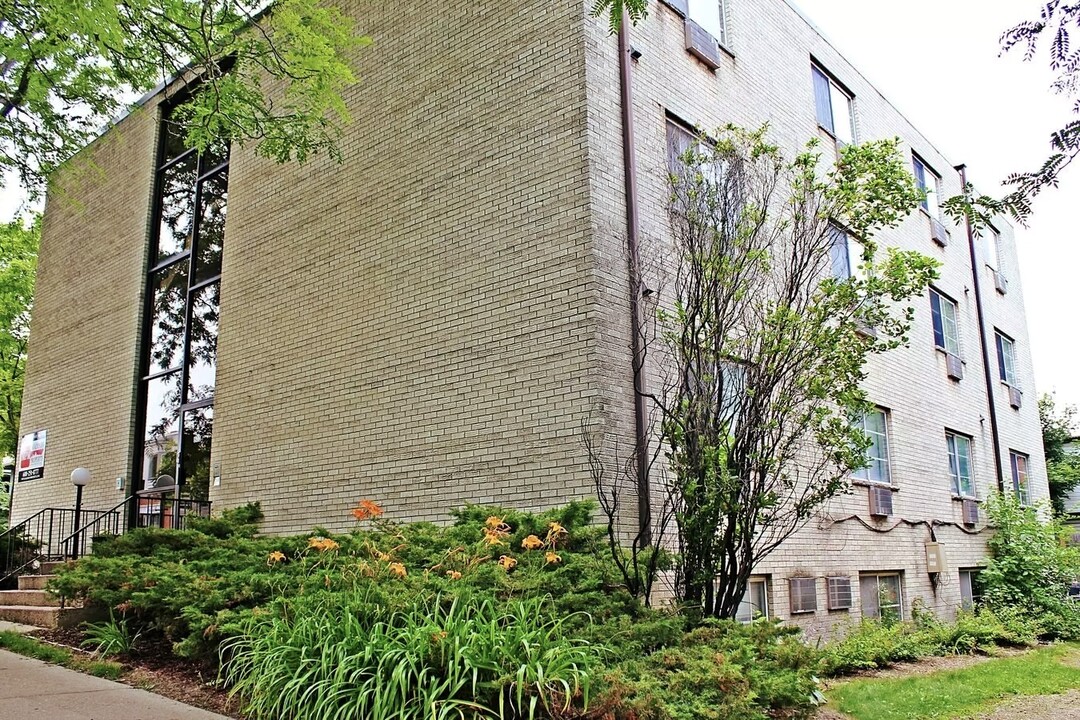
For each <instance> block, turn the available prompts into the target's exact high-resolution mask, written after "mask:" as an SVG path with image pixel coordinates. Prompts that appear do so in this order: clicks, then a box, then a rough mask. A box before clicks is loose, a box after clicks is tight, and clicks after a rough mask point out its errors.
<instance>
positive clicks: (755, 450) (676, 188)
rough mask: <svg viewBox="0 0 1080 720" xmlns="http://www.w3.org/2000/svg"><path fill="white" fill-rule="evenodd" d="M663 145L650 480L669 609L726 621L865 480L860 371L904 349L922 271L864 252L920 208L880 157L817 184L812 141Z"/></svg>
mask: <svg viewBox="0 0 1080 720" xmlns="http://www.w3.org/2000/svg"><path fill="white" fill-rule="evenodd" d="M672 141H673V151H672V155H673V156H677V158H678V159H677V161H676V162H674V165H673V168H672V173H671V229H672V238H671V239H672V241H673V243H672V245H671V246H670V247H668V246H666V245H664V244H662V243H661V244H659V245H657V246H656V247H652V248H648V249H646V250H644V251H643V257H642V264H643V266H648V267H652V268H656V269H657V270H656V273H657V277H658V279H659V282H658V283H657V284H658V285H659V287H658V289H657V290H656V291H655V292H653V293H652V294H651V295H650V300H651V301H654V302H656V303H657V305H656V312H655V317H654V320H653V321H652V322H649V323H646V328H645V329H644V330H643V343H644V344H645V346H646V349H647V352H649V353H652V354H653V355H654V357H653V360H652V362H653V364H654V367H655V368H656V372H657V373H658V374H659V377H660V382H659V384H658V386H657V387H658V389H657V390H656V391H655V392H653V393H651V394H649V395H648V397H649V399H650V400H651V401H652V403H653V405H654V408H655V410H656V411H657V415H658V418H659V422H658V423H657V437H656V438H655V440H656V444H658V445H659V446H661V447H662V448H663V451H664V453H665V455H666V458H667V461H668V463H667V464H668V467H667V468H666V472H660V473H654V480H656V479H659V484H660V485H662V487H663V495H664V499H663V503H662V506H663V510H664V512H663V513H661V514H662V515H664V516H665V517H666V516H667V512H668V509H669V508H670V510H671V512H672V513H673V518H674V525H675V528H676V531H677V532H676V534H677V537H676V539H675V540H676V542H675V545H676V550H677V554H676V558H677V560H676V568H675V569H676V592H677V595H678V598H679V599H680V600H681V601H682V602H684V603H686V605H687V606H688V607H700V608H702V610H703V612H704V613H705V614H706V615H712V616H717V617H733V616H734V615H735V613H736V611H737V610H738V607H739V603H740V601H741V599H742V597H743V594H744V593H745V590H746V586H747V582H748V580H749V577H750V574H751V572H752V571H753V568H754V567H755V566H756V565H757V564H758V563H759V562H760V561H761V560H762V559H764V558H765V557H767V556H768V555H769V554H770V553H772V552H773V551H774V550H775V549H776V548H777V547H778V546H779V545H780V544H781V543H782V542H783V541H784V540H786V539H787V538H789V537H790V536H791V535H792V534H793V533H794V532H796V531H797V530H798V529H799V528H801V527H802V526H803V525H805V523H806V522H807V521H808V520H809V519H810V518H811V517H812V515H813V512H814V510H815V509H816V508H818V507H819V506H820V505H821V504H822V503H824V502H825V501H826V500H828V499H829V498H830V497H832V496H834V495H836V494H837V493H839V492H842V491H843V490H844V489H846V488H847V487H848V478H849V477H850V475H851V473H852V471H853V470H855V469H858V468H861V467H864V466H866V464H867V455H866V450H867V449H868V447H869V445H870V439H869V438H868V436H867V435H866V434H865V433H864V432H863V430H862V424H861V423H860V422H858V420H859V419H861V417H862V416H863V415H864V414H865V413H867V412H869V411H870V410H871V409H872V408H871V406H870V404H869V403H868V402H867V398H866V394H865V392H864V391H863V390H862V388H861V387H860V385H861V383H862V381H863V380H864V378H865V372H864V364H865V362H866V360H867V358H869V357H870V356H871V355H874V354H878V353H883V352H887V351H889V350H891V349H894V348H896V347H898V346H899V345H900V344H902V343H903V342H904V341H905V340H906V334H907V332H908V329H909V327H910V323H911V318H912V314H913V309H912V308H911V306H910V305H909V304H908V301H909V300H910V299H911V298H913V297H915V296H918V295H920V294H921V293H923V292H924V291H925V289H926V287H927V286H928V284H929V283H930V282H931V280H932V279H933V278H934V277H935V275H936V263H935V262H934V261H933V260H931V259H929V258H926V257H924V256H922V255H919V254H918V253H914V252H908V251H900V250H897V249H894V248H888V249H887V250H885V249H879V248H878V246H877V244H876V243H875V242H874V240H873V236H874V234H875V233H876V232H878V231H880V230H881V229H883V228H887V227H891V226H893V225H895V224H897V223H898V222H899V221H900V220H901V219H902V218H903V217H905V216H906V215H907V214H908V213H909V212H911V211H912V210H913V209H914V208H915V207H916V206H917V204H918V201H919V199H920V192H919V191H918V190H917V189H916V187H915V185H914V180H913V178H912V177H911V175H910V173H908V171H907V166H906V163H905V162H904V161H903V159H902V158H901V156H900V153H899V152H898V141H897V140H890V141H878V142H871V143H866V144H864V145H861V146H848V147H845V148H843V149H842V150H841V152H840V153H839V157H838V160H837V162H836V164H835V166H833V167H831V168H830V169H828V170H825V171H822V170H821V169H820V168H821V167H823V165H824V163H823V161H822V159H821V157H820V153H818V152H817V151H816V149H815V148H816V142H815V143H812V144H811V146H810V148H809V149H808V150H807V151H806V152H804V153H803V154H801V155H799V156H798V157H796V158H795V159H794V160H786V159H785V158H784V157H783V156H782V154H781V152H780V151H779V150H778V148H776V147H775V146H773V145H771V144H769V143H768V142H767V140H766V130H765V129H764V128H763V129H760V130H757V131H752V132H751V131H746V130H743V129H740V128H737V127H734V126H728V127H726V128H724V129H723V130H721V131H720V132H719V133H718V134H717V136H716V137H713V138H709V137H705V136H703V135H702V136H697V137H694V136H691V135H689V134H687V135H678V136H675V137H673V138H672ZM665 278H666V280H665ZM594 457H595V454H594ZM635 460H636V462H645V463H648V464H649V467H650V468H652V467H653V465H652V463H651V460H652V459H651V458H636V459H635ZM627 474H628V473H627V472H622V473H620V475H621V476H626V475H627ZM598 478H599V479H602V478H603V476H602V475H601V474H600V473H597V472H595V469H594V479H598ZM597 485H598V487H597V490H598V494H599V495H600V497H601V501H602V504H603V507H604V508H605V511H610V509H611V507H612V505H613V503H612V502H611V498H612V496H613V493H612V491H611V489H610V488H604V487H602V483H600V482H598V483H597ZM609 519H610V512H609ZM656 542H658V543H660V544H663V543H664V538H659V537H658V538H656ZM642 558H643V560H644V561H645V562H646V563H648V562H649V561H650V559H651V557H650V556H649V555H648V554H647V553H646V554H644V555H642ZM633 559H635V558H630V560H633ZM628 570H629V572H628V573H627V575H628V576H630V579H632V580H633V579H637V578H641V577H648V575H649V571H650V569H649V568H646V569H645V571H644V572H641V571H638V570H637V569H635V568H634V567H633V566H632V563H631V564H630V567H629V568H628ZM639 584H640V583H639Z"/></svg>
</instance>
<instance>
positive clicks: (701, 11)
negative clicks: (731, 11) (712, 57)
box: [687, 0, 724, 41]
mask: <svg viewBox="0 0 1080 720" xmlns="http://www.w3.org/2000/svg"><path fill="white" fill-rule="evenodd" d="M720 2H721V0H689V1H688V2H687V7H688V9H689V11H690V19H691V20H693V21H694V22H696V23H697V24H698V25H700V26H701V27H703V28H705V29H706V30H708V31H709V34H710V35H712V36H713V37H714V38H716V39H717V40H721V41H722V40H723V39H724V17H723V15H724V13H723V10H721V8H720Z"/></svg>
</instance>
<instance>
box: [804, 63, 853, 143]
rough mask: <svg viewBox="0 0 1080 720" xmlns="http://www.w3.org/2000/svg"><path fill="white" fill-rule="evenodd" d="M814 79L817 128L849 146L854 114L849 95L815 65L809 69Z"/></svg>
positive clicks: (851, 141)
mask: <svg viewBox="0 0 1080 720" xmlns="http://www.w3.org/2000/svg"><path fill="white" fill-rule="evenodd" d="M810 74H811V76H812V77H813V79H814V105H815V106H816V109H817V122H818V127H820V128H821V129H822V130H825V131H826V132H828V133H829V135H831V136H832V137H834V138H835V139H836V140H837V142H840V143H842V144H844V145H850V144H852V143H853V142H855V112H854V110H853V107H852V97H851V93H849V92H848V91H847V90H844V89H843V88H842V87H840V85H839V84H837V82H836V81H835V80H833V79H832V78H831V77H829V76H828V75H826V74H825V71H824V70H822V69H821V68H819V67H818V66H817V65H813V66H811V68H810Z"/></svg>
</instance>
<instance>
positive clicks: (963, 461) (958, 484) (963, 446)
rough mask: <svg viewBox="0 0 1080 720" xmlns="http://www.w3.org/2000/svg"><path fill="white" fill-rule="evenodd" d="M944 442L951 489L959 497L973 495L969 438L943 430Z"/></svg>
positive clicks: (973, 481) (971, 496)
mask: <svg viewBox="0 0 1080 720" xmlns="http://www.w3.org/2000/svg"><path fill="white" fill-rule="evenodd" d="M945 443H946V447H947V449H948V453H949V475H950V476H951V478H952V491H953V494H954V495H959V496H960V497H966V498H974V497H975V480H974V478H973V477H972V474H971V467H972V466H971V438H969V437H967V436H966V435H959V434H957V433H954V432H950V431H948V430H946V431H945Z"/></svg>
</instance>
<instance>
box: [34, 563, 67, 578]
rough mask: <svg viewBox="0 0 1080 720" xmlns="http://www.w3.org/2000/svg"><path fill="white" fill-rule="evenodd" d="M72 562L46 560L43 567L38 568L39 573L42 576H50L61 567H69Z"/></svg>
mask: <svg viewBox="0 0 1080 720" xmlns="http://www.w3.org/2000/svg"><path fill="white" fill-rule="evenodd" d="M69 562H71V561H70V560H45V561H43V562H42V563H41V567H40V568H38V572H39V573H40V574H42V575H50V574H52V573H53V572H55V571H56V568H58V567H60V566H61V565H67V564H68V563H69Z"/></svg>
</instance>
